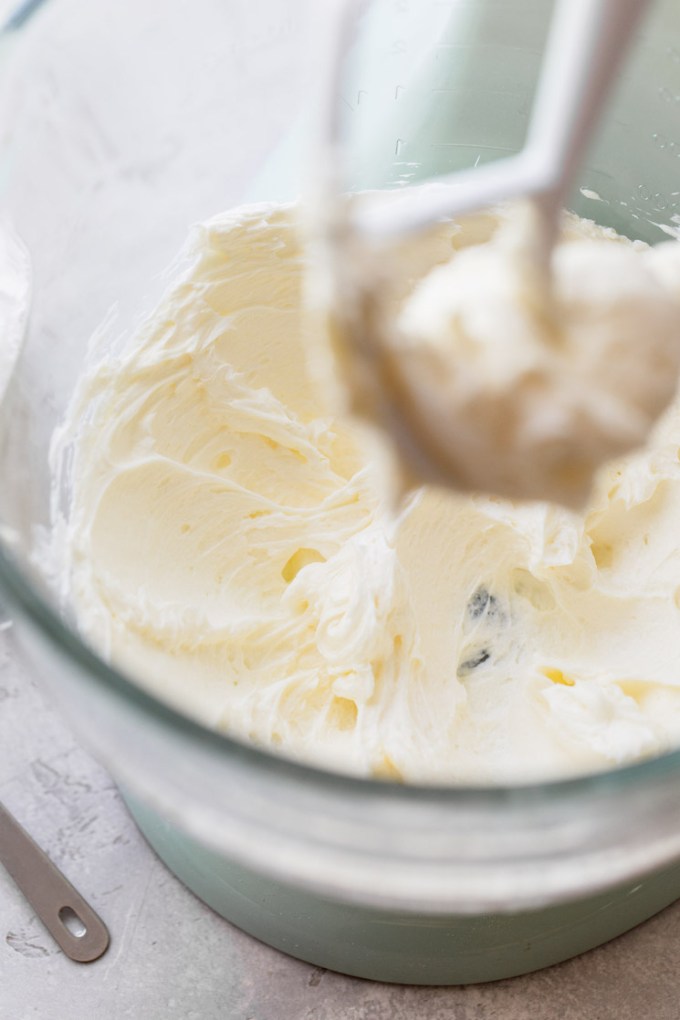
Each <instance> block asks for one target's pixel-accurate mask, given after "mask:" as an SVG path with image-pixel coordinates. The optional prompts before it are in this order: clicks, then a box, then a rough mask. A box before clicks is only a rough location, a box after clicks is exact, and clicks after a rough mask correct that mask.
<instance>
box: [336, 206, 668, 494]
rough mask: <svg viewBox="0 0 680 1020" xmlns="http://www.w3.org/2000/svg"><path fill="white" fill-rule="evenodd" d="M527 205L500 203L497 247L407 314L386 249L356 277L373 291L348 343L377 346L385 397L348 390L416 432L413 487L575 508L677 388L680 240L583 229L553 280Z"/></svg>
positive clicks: (486, 245) (431, 289)
mask: <svg viewBox="0 0 680 1020" xmlns="http://www.w3.org/2000/svg"><path fill="white" fill-rule="evenodd" d="M529 213H530V209H527V208H525V207H523V206H516V207H511V208H509V209H508V210H503V211H502V213H501V214H500V215H501V221H500V227H499V228H498V229H497V230H496V232H495V233H494V234H493V235H492V236H491V237H490V238H489V239H488V240H485V241H484V242H483V243H479V244H474V245H471V246H470V247H466V248H464V249H463V250H462V251H457V252H456V253H455V255H454V256H453V258H449V259H448V260H447V261H446V262H444V263H442V264H439V265H436V266H435V268H433V269H432V270H431V271H430V272H428V273H427V274H426V275H425V276H424V277H423V278H422V279H420V280H419V281H418V282H416V284H415V286H414V287H413V288H412V290H411V292H410V293H408V294H407V297H406V300H405V301H402V303H401V304H400V305H399V306H398V307H397V308H395V307H394V302H393V299H392V294H391V291H392V289H393V286H394V285H393V283H392V282H391V281H389V280H387V282H386V283H384V284H381V280H380V277H381V276H383V275H384V273H385V270H384V265H383V264H384V261H385V258H386V255H385V253H380V255H379V256H378V257H377V259H376V261H378V262H379V263H380V266H379V267H375V266H374V267H371V264H370V259H365V260H364V263H363V265H362V267H361V272H360V277H358V278H357V279H356V280H355V281H354V283H355V286H357V287H358V288H360V289H362V290H364V291H366V290H371V289H372V290H373V293H372V294H367V295H366V297H365V300H363V299H362V298H361V297H360V298H359V299H358V300H357V301H356V304H355V315H356V322H354V323H353V322H352V316H351V315H350V316H349V317H347V319H346V320H345V321H342V320H343V318H344V312H342V313H341V316H340V320H341V328H340V333H341V336H340V338H339V341H340V345H341V344H342V340H343V337H342V333H344V334H345V337H344V340H345V346H346V347H347V353H348V354H349V356H351V354H352V349H353V348H354V345H355V341H354V339H353V338H351V337H349V336H348V335H347V334H349V333H352V332H357V333H358V335H359V339H358V341H356V343H358V344H359V345H360V344H362V343H363V344H366V343H368V344H372V345H373V347H374V350H376V353H377V356H376V357H375V359H374V361H373V362H372V366H373V367H369V372H368V375H369V376H370V375H371V374H374V375H375V378H374V379H373V380H370V379H369V382H371V381H372V382H373V383H374V384H375V385H376V386H380V387H382V388H383V390H384V391H386V395H384V397H383V399H379V398H378V399H376V394H375V392H372V393H371V395H370V397H369V398H368V399H363V398H362V396H361V395H359V396H358V397H356V398H354V397H350V399H351V400H354V401H355V403H356V405H357V410H359V411H360V412H363V413H368V416H369V417H370V418H372V419H373V420H374V421H377V422H378V424H379V425H381V426H383V427H386V428H387V429H388V431H392V432H394V433H395V434H396V436H397V439H399V438H400V437H402V439H403V437H405V436H406V437H407V438H408V442H409V445H408V447H404V445H403V443H402V450H403V451H404V452H405V454H406V458H407V467H408V468H410V469H411V470H415V476H416V480H417V479H418V476H419V475H420V478H421V480H422V479H423V478H425V479H430V480H432V479H435V480H438V481H442V482H444V483H446V484H450V485H453V486H454V487H455V488H458V489H462V490H467V491H478V492H492V493H495V494H497V495H502V496H508V497H511V498H519V499H548V500H552V501H554V502H559V503H563V504H564V505H566V506H573V507H581V506H583V504H584V502H585V500H586V498H587V497H588V495H589V493H590V490H591V486H592V481H593V476H594V473H595V471H596V470H597V469H598V468H599V467H600V465H601V464H602V463H604V462H605V461H607V460H611V459H612V458H614V457H618V456H621V455H622V454H624V453H627V452H628V451H630V450H631V449H634V448H636V447H639V446H641V445H642V444H643V443H644V442H645V441H646V439H647V436H648V434H649V431H650V428H651V427H652V425H653V423H654V422H655V420H656V419H657V418H658V416H659V415H660V414H661V413H662V411H664V410H665V408H666V407H667V406H668V404H669V402H670V401H671V399H672V397H673V395H674V393H675V390H676V386H677V376H678V370H679V369H680V259H679V258H678V255H677V249H678V245H677V244H674V243H667V244H664V245H660V246H658V247H657V248H653V249H650V248H648V247H647V246H646V245H644V244H632V243H630V242H623V239H620V242H621V243H618V244H612V243H611V240H612V237H611V234H612V231H606V230H603V229H602V228H601V227H597V226H596V225H595V224H586V223H585V222H583V223H582V226H581V229H580V230H579V232H578V235H577V237H576V238H575V237H574V236H573V233H572V235H571V236H569V234H567V236H565V237H564V238H563V239H562V241H561V243H559V244H558V245H557V246H556V249H555V251H554V253H553V259H552V271H551V278H550V280H548V279H547V277H543V275H542V273H541V271H540V270H539V260H537V257H536V255H535V253H534V252H533V250H532V244H535V243H536V242H535V236H536V227H535V224H533V222H532V217H531V216H530V215H529ZM412 243H413V244H414V245H417V244H418V243H419V242H412ZM351 271H352V270H351V268H350V270H349V272H350V273H351ZM398 272H399V270H398V268H397V267H395V268H394V269H393V273H396V274H398ZM341 301H342V302H343V306H344V308H346V307H347V298H346V295H344V294H343V295H342V297H341ZM371 332H375V333H376V334H377V337H376V338H375V339H373V340H371V338H370V336H369V335H370V334H371ZM355 383H356V380H355V381H354V382H353V381H352V380H351V379H350V385H353V384H355Z"/></svg>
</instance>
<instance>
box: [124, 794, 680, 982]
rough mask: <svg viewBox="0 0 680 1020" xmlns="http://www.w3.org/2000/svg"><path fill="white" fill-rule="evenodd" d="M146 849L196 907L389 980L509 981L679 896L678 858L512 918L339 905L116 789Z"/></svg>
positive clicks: (289, 947)
mask: <svg viewBox="0 0 680 1020" xmlns="http://www.w3.org/2000/svg"><path fill="white" fill-rule="evenodd" d="M123 797H124V800H125V802H126V804H127V806H128V808H129V810H130V812H131V814H132V816H133V818H134V820H135V821H136V823H137V825H138V826H139V828H140V830H141V832H142V834H143V835H144V836H145V838H146V839H147V841H148V842H149V844H150V845H151V847H152V848H153V849H154V850H155V852H156V853H157V854H158V856H159V857H160V858H161V860H162V861H163V862H164V863H165V864H166V865H167V867H168V868H170V870H171V871H172V872H174V874H175V875H176V876H177V877H178V878H179V879H180V880H181V881H182V882H183V883H184V884H185V885H186V886H188V888H189V889H191V891H192V892H194V893H195V894H196V895H197V896H198V897H199V898H200V899H201V900H203V901H204V903H207V904H208V906H210V907H212V909H213V910H215V911H216V912H217V913H218V914H220V915H221V916H222V917H224V918H226V919H227V920H228V921H230V922H231V923H232V924H235V925H236V926H237V927H238V928H241V929H242V930H243V931H245V932H247V933H248V934H249V935H253V936H255V938H257V939H259V940H260V941H262V942H265V943H266V944H267V945H270V946H273V947H274V948H276V949H279V950H282V951H283V952H285V953H288V954H289V955H290V956H294V957H296V958H297V959H299V960H304V961H305V962H307V963H311V964H314V965H316V966H318V967H323V968H325V969H327V970H334V971H338V972H340V973H342V974H348V975H351V976H352V977H361V978H368V979H371V980H374V981H386V982H392V983H397V984H414V985H464V984H472V983H474V984H477V983H481V982H487V981H498V980H500V979H501V978H509V977H517V976H518V975H520V974H527V973H530V972H531V971H535V970H540V969H542V968H543V967H549V966H551V965H552V964H555V963H561V962H562V961H563V960H568V959H569V958H570V957H573V956H577V955H579V954H580V953H583V952H585V951H586V950H588V949H593V948H595V946H599V945H601V944H602V943H603V942H608V941H609V940H610V939H613V938H615V937H616V936H617V935H621V934H623V933H624V932H626V931H628V930H629V929H631V928H633V927H635V925H637V924H639V923H640V922H641V921H645V920H647V919H648V918H649V917H651V916H652V915H653V914H656V913H658V911H660V910H662V909H663V908H664V907H667V906H669V904H671V903H673V902H674V901H675V900H676V899H678V898H680V863H677V864H674V865H673V866H672V867H669V868H665V869H663V870H661V871H655V872H653V873H652V874H649V875H647V876H645V877H644V878H642V879H638V880H637V881H635V882H632V883H630V884H628V885H623V886H617V887H615V888H613V889H610V890H608V891H607V892H605V893H600V894H598V895H596V896H588V897H585V898H583V899H580V900H576V901H571V902H569V903H562V904H557V905H553V906H550V907H545V908H542V909H540V910H532V911H525V912H522V913H515V914H487V915H484V916H479V915H477V916H474V915H473V916H466V915H456V916H433V915H423V916H421V915H418V914H405V913H397V912H390V911H381V910H376V909H373V908H368V907H361V906H357V905H354V904H346V903H342V902H338V901H336V900H332V899H330V898H326V897H323V896H320V895H316V894H313V893H309V892H307V891H304V890H300V889H297V888H294V887H293V886H289V885H286V884H285V883H282V882H279V881H275V880H273V879H271V878H268V877H264V876H262V875H260V874H257V873H255V872H254V871H250V870H249V869H248V868H244V867H243V866H242V865H240V864H237V863H234V862H233V861H230V860H228V859H226V858H225V857H222V856H220V855H219V854H217V853H215V852H214V851H213V850H210V849H208V848H206V847H204V846H203V845H201V844H200V843H197V842H196V841H195V840H193V839H192V838H190V837H189V836H187V835H186V834H185V833H183V832H182V831H181V830H179V829H177V828H176V827H174V826H173V825H170V824H169V823H168V822H167V821H165V820H164V819H163V818H162V817H161V816H159V815H158V814H156V813H154V812H153V811H151V810H150V809H149V808H148V807H147V806H146V805H144V804H141V803H140V802H139V801H138V800H137V799H136V798H135V797H134V796H132V795H130V794H129V793H127V792H123Z"/></svg>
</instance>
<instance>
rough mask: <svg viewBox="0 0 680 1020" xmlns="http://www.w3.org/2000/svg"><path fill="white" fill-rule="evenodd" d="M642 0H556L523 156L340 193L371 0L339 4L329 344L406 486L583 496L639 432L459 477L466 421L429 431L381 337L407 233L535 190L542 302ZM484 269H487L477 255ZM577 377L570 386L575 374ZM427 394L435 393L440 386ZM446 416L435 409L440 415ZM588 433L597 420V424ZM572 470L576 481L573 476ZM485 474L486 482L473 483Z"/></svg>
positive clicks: (398, 360) (645, 1) (483, 451)
mask: <svg viewBox="0 0 680 1020" xmlns="http://www.w3.org/2000/svg"><path fill="white" fill-rule="evenodd" d="M648 6H649V0H558V2H557V3H556V5H555V11H554V13H553V16H552V21H551V25H550V31H549V35H548V42H547V47H546V51H545V54H544V57H543V61H542V69H541V74H540V79H539V84H538V89H537V94H536V98H535V100H534V104H533V110H532V114H531V120H530V125H529V130H528V134H527V139H526V143H525V145H524V147H523V148H522V149H521V151H519V152H518V153H517V154H515V155H512V156H509V157H507V158H502V159H498V160H496V161H495V162H493V163H489V164H486V165H483V166H480V167H477V168H473V169H467V170H462V171H458V172H456V173H453V174H449V175H446V176H442V177H439V178H437V179H436V180H435V181H432V182H429V183H427V184H424V185H417V186H409V187H406V188H403V189H402V190H401V191H398V192H394V191H389V192H372V193H370V194H365V195H360V196H350V197H348V196H344V195H342V193H341V191H342V189H341V184H340V182H341V180H342V177H343V152H344V144H343V141H344V140H343V128H342V117H341V116H340V111H339V108H338V95H339V92H340V88H339V86H340V81H341V78H342V73H343V68H344V64H345V61H346V59H347V53H348V50H349V48H350V46H351V41H352V37H353V28H354V26H355V24H356V20H357V18H358V15H359V14H360V13H361V11H362V10H364V8H365V7H366V4H365V3H357V2H349V3H343V4H341V10H340V30H339V32H338V38H339V40H340V42H339V44H338V45H337V49H336V55H335V61H334V64H333V68H332V85H331V88H330V90H329V93H330V97H331V111H330V115H329V116H328V117H327V119H326V123H327V135H326V138H325V153H326V157H327V159H326V167H325V170H326V174H325V177H324V178H323V180H324V194H323V202H322V213H323V225H322V230H323V233H324V235H325V241H326V242H327V244H326V250H327V255H328V257H327V266H328V267H329V269H330V277H331V281H332V282H331V290H332V291H333V298H332V299H331V305H332V311H331V325H332V329H331V333H332V342H333V347H334V350H335V355H336V363H337V365H339V367H340V373H341V375H342V376H344V381H345V383H346V391H347V392H346V400H347V402H348V403H349V408H350V410H351V411H353V412H354V413H356V414H358V415H360V416H363V417H367V418H370V419H372V420H373V421H374V422H376V423H377V424H378V425H379V426H381V427H382V428H383V429H385V430H387V432H388V433H389V434H390V435H391V438H392V439H393V441H394V442H395V444H396V447H397V450H398V452H399V454H400V460H401V463H402V467H403V469H404V476H405V478H406V480H407V483H408V484H417V483H420V482H423V481H434V482H437V483H439V484H444V485H453V486H454V487H460V488H473V489H474V488H478V487H481V488H483V489H487V490H488V491H492V492H497V493H499V494H501V495H509V496H527V497H528V498H548V499H553V498H554V499H557V500H559V501H562V502H564V503H566V504H569V505H574V506H577V505H580V504H581V503H582V502H583V500H584V498H585V496H586V495H587V493H588V491H589V489H590V481H591V477H592V473H593V471H594V470H595V468H596V467H597V466H598V464H599V463H600V462H601V460H602V459H606V458H607V457H609V456H612V455H615V454H617V453H619V452H622V451H623V450H625V449H629V448H630V447H631V446H633V445H636V444H637V442H639V435H638V438H637V439H632V438H631V437H628V439H626V440H622V441H621V442H618V440H617V443H618V445H617V444H616V443H614V444H613V446H612V444H611V443H609V444H608V443H607V442H603V443H600V444H598V442H597V441H595V442H593V443H592V444H591V446H592V450H590V451H589V453H588V456H587V457H586V458H585V460H584V458H583V455H582V454H583V451H582V449H581V447H582V446H583V444H584V442H585V443H586V445H587V442H588V439H587V437H586V438H585V439H584V438H583V437H581V438H580V439H579V444H580V445H579V457H580V458H581V459H580V461H579V463H578V464H576V460H577V459H578V458H575V457H574V456H573V452H574V451H573V450H571V451H570V449H569V446H568V443H567V444H566V445H565V444H564V443H562V444H561V445H560V444H559V443H558V444H557V445H558V446H559V447H560V450H559V455H558V461H559V463H557V462H555V463H552V464H551V467H550V471H551V472H557V474H555V476H554V477H553V478H552V479H551V480H548V481H547V482H546V479H545V478H542V477H541V471H540V470H539V472H538V476H537V479H536V484H535V485H534V484H531V485H529V489H528V490H527V488H526V485H525V484H524V482H521V483H518V484H515V483H514V482H513V481H512V479H511V478H510V475H509V473H508V471H509V470H510V469H509V468H508V470H505V469H504V471H503V472H501V474H502V477H500V476H498V477H496V476H495V475H494V472H493V471H492V472H491V473H490V475H489V476H488V481H485V480H484V479H485V477H486V476H483V475H476V476H474V472H473V473H472V475H469V476H468V477H466V472H465V471H464V470H461V469H460V464H459V463H458V461H457V457H456V456H455V455H451V456H449V452H450V451H449V449H448V448H447V444H448V446H450V444H451V443H453V445H454V446H455V444H456V441H457V440H456V436H457V434H458V433H457V432H456V429H458V431H460V428H459V426H460V424H461V423H460V420H459V419H456V418H455V416H454V417H453V418H451V419H450V420H449V421H448V425H449V426H450V428H451V429H452V430H453V432H451V433H450V434H449V435H448V436H445V437H444V441H443V442H442V436H441V435H439V436H435V435H434V434H433V429H432V427H431V425H428V424H427V423H424V417H426V416H427V411H426V410H425V411H423V408H422V407H421V408H420V409H419V408H418V407H417V406H414V400H413V399H412V398H413V394H412V392H411V387H410V380H409V377H410V375H412V369H413V365H412V364H411V366H410V367H409V369H408V371H407V370H406V362H407V361H408V358H407V359H406V361H405V359H404V358H403V357H398V356H396V355H395V353H394V351H393V350H390V344H389V342H386V341H388V340H389V338H387V337H386V332H385V321H384V319H385V315H384V307H383V305H384V302H383V301H382V298H381V295H380V288H381V287H385V286H387V281H386V274H388V273H389V271H390V269H389V267H390V265H391V264H392V263H391V255H390V253H391V252H392V251H394V250H396V249H397V248H398V247H399V246H400V245H404V244H408V243H409V238H414V237H415V236H416V235H419V234H425V233H426V232H427V231H428V230H431V229H432V228H433V226H434V225H436V224H438V223H441V222H442V221H450V220H452V219H454V218H455V217H458V216H461V215H464V214H468V213H472V212H474V211H477V210H480V209H484V208H487V207H490V206H494V205H496V204H497V203H501V202H506V201H508V200H519V199H525V200H529V201H528V203H527V204H528V207H529V208H530V210H531V216H530V217H528V218H527V222H529V220H530V221H531V227H530V229H528V231H527V235H528V236H529V235H530V237H529V241H530V243H527V245H526V246H525V250H524V253H523V254H524V255H527V253H528V259H527V261H528V262H530V263H531V266H530V267H529V269H528V271H529V272H530V273H534V274H535V275H536V277H537V278H539V277H542V278H543V283H544V290H545V294H546V295H547V297H546V303H547V304H549V302H550V266H551V256H552V251H553V246H554V244H555V241H556V238H557V233H558V226H559V220H560V214H561V210H562V207H563V205H564V202H565V200H566V199H567V197H568V195H569V192H570V188H571V185H572V183H573V180H574V175H575V173H576V171H577V170H578V168H579V166H580V165H581V162H582V158H583V155H584V152H585V149H586V147H587V145H588V142H589V140H590V138H591V135H592V132H593V129H594V127H595V125H596V123H597V121H598V118H599V115H600V112H601V110H602V108H603V105H604V103H605V100H606V99H607V96H608V95H609V93H610V91H611V87H612V83H613V81H614V79H615V76H616V73H617V71H618V70H619V68H620V66H621V64H622V61H623V58H624V56H625V54H626V52H627V50H628V46H629V43H630V41H631V39H632V37H633V35H634V32H635V30H636V28H637V27H638V25H639V23H640V21H641V18H642V16H643V14H644V13H645V10H646V9H647V8H648ZM512 257H514V256H512ZM480 271H482V272H483V266H482V265H481V264H480ZM544 311H545V313H546V315H548V317H549V316H550V314H551V311H550V309H549V308H548V307H547V306H546V309H544ZM641 358H642V356H641ZM440 367H441V366H440ZM553 368H555V365H553ZM551 371H552V369H551ZM428 373H429V377H430V378H431V379H434V383H433V385H434V386H435V387H436V385H437V384H438V383H437V380H438V378H439V377H440V376H441V374H442V373H441V372H440V371H439V369H438V368H436V367H435V368H433V367H432V366H430V368H429V369H428V371H427V372H425V374H424V375H423V374H422V373H421V375H422V379H425V378H426V376H427V375H428ZM444 374H445V373H444ZM422 379H421V381H422ZM571 383H572V384H574V385H576V383H575V381H574V380H572V381H571ZM574 385H572V387H571V388H572V390H573V389H574ZM421 390H422V387H421ZM506 396H507V394H506ZM440 397H441V399H440V403H441V400H443V399H444V398H443V397H442V396H441V394H440ZM433 399H434V403H435V404H436V403H437V398H436V395H434V398H433ZM559 399H560V395H559V394H557V400H558V401H559ZM570 399H571V397H570ZM668 399H670V396H669V397H668ZM416 403H417V402H416ZM421 404H422V401H421ZM489 407H490V414H491V416H492V417H493V416H494V415H495V416H496V418H498V415H502V414H503V413H506V412H507V409H508V404H507V402H505V403H503V402H501V403H500V404H499V405H498V407H497V408H496V409H495V410H494V409H493V408H492V407H491V405H489ZM647 410H648V409H647V408H645V409H644V414H645V415H647V418H646V423H645V424H644V428H643V427H642V425H641V426H640V428H639V429H638V430H637V431H638V433H639V432H640V431H643V432H644V431H646V429H647V428H648V427H649V424H650V421H651V420H653V418H654V417H655V416H656V413H658V411H655V412H654V413H653V414H651V415H650V414H647ZM579 413H580V412H579ZM616 413H617V414H618V410H617V411H616ZM445 417H446V416H445ZM442 421H444V419H442V418H441V416H440V419H439V423H440V426H441V423H442ZM444 424H445V425H446V422H445V421H444ZM438 428H439V431H440V432H441V428H440V427H439V426H438ZM499 428H500V429H501V430H502V422H500V423H499V422H498V421H496V423H495V425H494V430H493V431H494V434H497V433H498V430H499ZM596 432H597V428H595V430H594V433H593V434H595V433H596ZM482 439H483V441H482V442H476V443H473V446H475V453H474V457H475V458H477V459H479V458H481V459H482V460H483V459H484V458H485V457H486V456H487V455H491V456H493V451H491V454H490V453H489V448H488V443H487V442H486V439H489V437H486V439H485V438H484V437H482ZM466 441H467V440H466ZM553 445H554V444H553ZM610 447H611V448H610ZM619 447H620V449H619ZM555 449H557V447H555ZM454 454H455V451H454ZM554 455H555V456H557V454H555V450H553V451H552V453H550V457H552V458H553V461H554V459H555V457H554ZM586 461H587V463H586ZM508 463H510V462H508ZM558 476H559V478H558ZM567 476H569V478H570V479H571V480H570V481H569V482H568V483H567V482H566V479H567ZM479 478H482V479H483V480H482V484H481V486H480V484H479Z"/></svg>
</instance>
